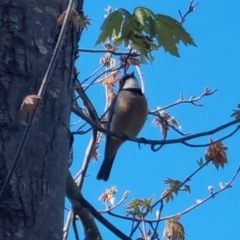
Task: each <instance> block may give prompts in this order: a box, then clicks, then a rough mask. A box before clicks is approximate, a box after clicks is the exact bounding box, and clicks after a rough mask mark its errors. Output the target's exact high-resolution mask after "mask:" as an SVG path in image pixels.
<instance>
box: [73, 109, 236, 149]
mask: <svg viewBox="0 0 240 240" xmlns="http://www.w3.org/2000/svg"><path fill="white" fill-rule="evenodd" d="M74 113H76V114H77V115H78V116H79V117H81V118H82V119H84V120H85V121H86V122H88V123H89V124H90V125H91V126H92V127H93V128H95V129H97V130H98V131H100V132H103V133H105V134H109V135H111V136H114V137H116V138H121V139H125V140H129V141H132V142H137V143H143V144H149V145H151V148H152V150H153V151H155V147H156V146H157V145H168V144H176V143H181V144H186V141H189V140H192V139H196V138H200V137H204V136H209V135H212V134H215V133H217V132H220V131H221V130H223V129H226V128H228V127H230V126H233V125H235V124H237V123H239V122H240V119H235V120H233V121H231V122H228V123H225V124H223V125H221V126H219V127H217V128H214V129H212V130H209V131H206V132H200V133H196V134H191V135H188V136H185V137H182V138H176V139H166V140H150V139H146V138H134V137H127V136H126V135H122V134H117V133H114V132H111V131H109V130H107V129H105V128H103V127H101V126H99V125H97V124H96V123H95V122H93V121H92V120H91V119H90V118H89V117H88V116H86V115H85V114H84V113H83V112H82V111H78V110H76V109H75V112H74ZM237 128H239V127H237ZM73 134H76V133H73Z"/></svg>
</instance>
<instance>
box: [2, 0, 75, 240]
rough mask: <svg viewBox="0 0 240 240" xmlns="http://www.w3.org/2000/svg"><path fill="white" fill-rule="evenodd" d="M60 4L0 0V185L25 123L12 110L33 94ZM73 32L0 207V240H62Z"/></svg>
mask: <svg viewBox="0 0 240 240" xmlns="http://www.w3.org/2000/svg"><path fill="white" fill-rule="evenodd" d="M67 4H68V0H52V1H46V0H45V1H33V0H32V1H31V0H27V1H26V0H17V1H16V0H1V1H0V33H1V34H0V187H2V184H3V181H4V179H5V178H6V176H7V173H8V171H9V169H10V168H11V166H12V164H13V160H14V157H15V153H16V151H17V148H18V144H19V142H20V140H21V137H22V135H23V131H24V129H25V126H24V125H23V124H22V123H21V114H20V107H21V103H22V100H23V99H24V97H25V96H27V95H30V94H37V92H38V89H39V87H40V84H41V81H42V78H43V76H44V73H45V71H46V69H47V66H48V64H49V61H50V58H51V56H52V53H53V49H54V46H55V44H56V41H57V38H58V35H59V32H60V27H58V26H57V17H58V16H59V15H60V14H61V13H62V11H64V10H66V8H67ZM77 40H78V39H77V33H76V31H75V30H74V29H73V28H72V27H70V29H69V30H68V32H67V36H66V38H65V41H64V46H63V48H62V50H61V52H60V55H59V58H58V60H57V63H56V65H55V68H54V70H53V73H52V75H51V79H50V82H49V84H48V86H47V90H46V92H45V94H44V96H43V98H42V100H41V104H40V108H39V110H38V112H37V118H35V119H34V122H33V124H32V127H31V130H30V133H29V136H28V139H27V144H26V145H25V147H24V149H23V152H22V155H21V158H20V161H19V164H18V166H17V169H16V172H15V173H14V175H13V177H12V179H11V181H10V185H9V186H8V189H7V192H6V194H5V195H4V199H3V200H2V202H0V239H11V240H14V239H51V240H52V239H62V224H63V210H64V195H65V181H66V170H67V156H68V150H69V144H68V143H69V134H68V126H69V118H70V110H71V101H72V90H73V75H72V72H73V65H74V61H75V54H76V49H77Z"/></svg>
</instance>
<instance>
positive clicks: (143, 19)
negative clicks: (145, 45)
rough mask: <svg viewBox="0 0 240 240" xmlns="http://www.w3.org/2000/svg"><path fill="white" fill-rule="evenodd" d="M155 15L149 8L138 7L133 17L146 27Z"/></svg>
mask: <svg viewBox="0 0 240 240" xmlns="http://www.w3.org/2000/svg"><path fill="white" fill-rule="evenodd" d="M154 15H155V14H154V13H153V12H152V11H151V10H149V9H148V8H144V7H138V8H135V9H134V14H133V16H134V17H135V18H136V20H137V21H139V22H140V23H141V25H142V26H145V25H146V23H147V22H148V21H149V20H150V19H151V18H152V17H151V16H154Z"/></svg>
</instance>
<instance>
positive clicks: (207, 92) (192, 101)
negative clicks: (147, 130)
mask: <svg viewBox="0 0 240 240" xmlns="http://www.w3.org/2000/svg"><path fill="white" fill-rule="evenodd" d="M216 91H217V89H214V90H210V89H208V87H206V88H205V89H204V92H203V93H202V94H201V95H200V96H198V97H190V98H189V99H188V100H186V99H184V97H183V94H181V97H180V98H179V99H178V100H177V101H176V102H174V103H171V104H169V105H167V106H165V107H161V108H158V109H156V110H152V111H149V114H152V115H154V114H155V113H157V112H159V111H161V110H165V109H167V108H171V107H173V106H176V105H179V104H182V103H190V104H193V105H195V106H198V107H202V106H203V105H202V104H197V103H196V102H197V101H199V100H200V99H202V98H203V97H205V96H210V95H212V94H214V93H215V92H216Z"/></svg>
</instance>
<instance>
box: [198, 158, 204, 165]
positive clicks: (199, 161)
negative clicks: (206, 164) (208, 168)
mask: <svg viewBox="0 0 240 240" xmlns="http://www.w3.org/2000/svg"><path fill="white" fill-rule="evenodd" d="M197 164H198V166H199V167H201V166H202V165H203V159H202V158H200V159H199V160H197Z"/></svg>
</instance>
